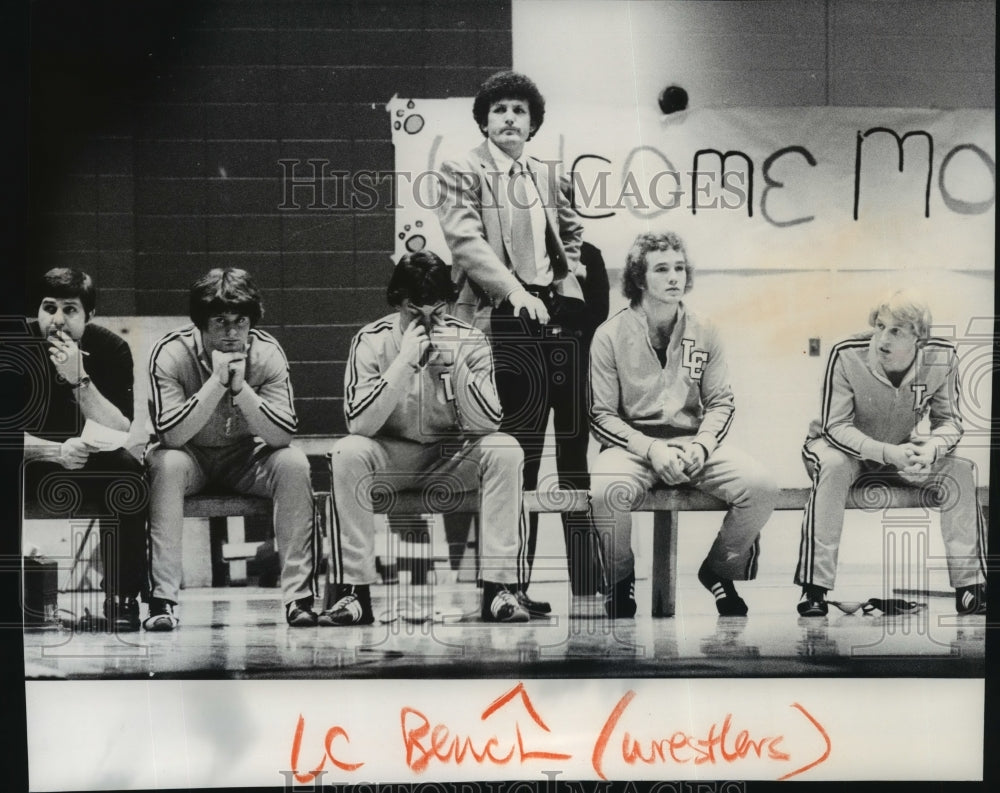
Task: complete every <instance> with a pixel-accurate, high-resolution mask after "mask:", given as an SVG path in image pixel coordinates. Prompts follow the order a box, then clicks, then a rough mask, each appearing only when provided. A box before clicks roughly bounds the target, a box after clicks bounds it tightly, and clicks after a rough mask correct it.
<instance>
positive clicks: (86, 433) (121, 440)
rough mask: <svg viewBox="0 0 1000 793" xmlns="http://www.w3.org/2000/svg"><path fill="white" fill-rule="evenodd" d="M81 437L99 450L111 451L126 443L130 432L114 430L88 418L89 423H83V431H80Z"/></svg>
mask: <svg viewBox="0 0 1000 793" xmlns="http://www.w3.org/2000/svg"><path fill="white" fill-rule="evenodd" d="M80 438H81V439H82V440H83V441H84V442H86V443H87V444H89V445H90V446H93V447H94V448H95V449H97V450H98V451H101V452H110V451H114V450H115V449H120V448H122V447H123V446H124V445H125V443H126V441H128V433H127V432H123V431H122V430H113V429H111V428H110V427H105V426H104V425H103V424H98V423H97V422H96V421H92V420H91V419H87V423H86V424H84V425H83V432H81V433H80Z"/></svg>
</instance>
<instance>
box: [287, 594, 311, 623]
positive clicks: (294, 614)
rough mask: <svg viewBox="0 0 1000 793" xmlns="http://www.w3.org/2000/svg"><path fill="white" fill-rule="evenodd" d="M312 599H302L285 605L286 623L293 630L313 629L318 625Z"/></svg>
mask: <svg viewBox="0 0 1000 793" xmlns="http://www.w3.org/2000/svg"><path fill="white" fill-rule="evenodd" d="M312 605H313V599H312V598H300V599H299V600H296V601H293V602H292V603H286V604H285V622H287V623H288V624H289V625H290V626H291V627H292V628H311V627H312V626H313V625H316V624H317V619H318V618H317V616H316V612H315V611H313V610H312Z"/></svg>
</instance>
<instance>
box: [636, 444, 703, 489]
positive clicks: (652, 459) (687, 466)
mask: <svg viewBox="0 0 1000 793" xmlns="http://www.w3.org/2000/svg"><path fill="white" fill-rule="evenodd" d="M648 456H649V464H650V465H651V466H652V467H653V470H654V471H655V472H656V475H657V476H659V477H660V479H662V480H663V481H664V482H665V483H666V484H668V485H682V484H684V483H685V482H690V481H691V477H693V476H697V475H698V473H699V472H700V471H701V469H702V468H704V467H705V457H706V452H705V447H704V446H702V445H701V444H700V443H695V442H693V441H691V442H688V443H684V444H682V445H680V446H676V445H674V444H671V443H668V442H667V441H664V440H655V441H653V444H652V446H650V447H649V455H648Z"/></svg>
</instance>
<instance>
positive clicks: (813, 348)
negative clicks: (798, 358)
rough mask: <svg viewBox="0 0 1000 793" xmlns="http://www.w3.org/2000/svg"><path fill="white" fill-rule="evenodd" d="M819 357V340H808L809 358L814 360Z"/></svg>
mask: <svg viewBox="0 0 1000 793" xmlns="http://www.w3.org/2000/svg"><path fill="white" fill-rule="evenodd" d="M818 355H819V339H816V338H812V339H809V356H810V357H812V358H815V357H817V356H818Z"/></svg>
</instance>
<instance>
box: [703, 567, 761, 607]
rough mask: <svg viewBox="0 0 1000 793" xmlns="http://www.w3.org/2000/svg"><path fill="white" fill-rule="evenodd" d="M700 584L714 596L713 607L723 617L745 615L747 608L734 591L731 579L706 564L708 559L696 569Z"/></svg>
mask: <svg viewBox="0 0 1000 793" xmlns="http://www.w3.org/2000/svg"><path fill="white" fill-rule="evenodd" d="M698 580H699V581H700V582H701V585H702V586H703V587H705V589H707V590H708V591H709V592H711V593H712V594H713V595H714V596H715V608H716V610H717V611H718V612H719V614H720V615H721V616H723V617H745V616H746V615H747V612H748V611H749V609H748V608H747V604H746V602H744V600H743V598H741V597H740V596H739V595H738V594H737V593H736V587H734V586H733V582H732V580H730V579H728V578H723V577H722V576H720V575H719V574H718V573H715V572H713V571H712V569H711V568H710V567H709V566H708V559H706V560H705V561H704V562H702V563H701V567H700V568H699V570H698Z"/></svg>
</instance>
